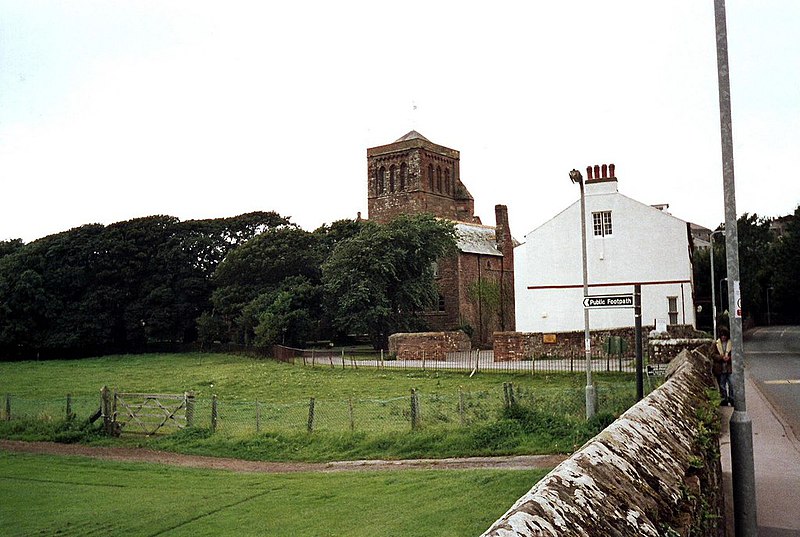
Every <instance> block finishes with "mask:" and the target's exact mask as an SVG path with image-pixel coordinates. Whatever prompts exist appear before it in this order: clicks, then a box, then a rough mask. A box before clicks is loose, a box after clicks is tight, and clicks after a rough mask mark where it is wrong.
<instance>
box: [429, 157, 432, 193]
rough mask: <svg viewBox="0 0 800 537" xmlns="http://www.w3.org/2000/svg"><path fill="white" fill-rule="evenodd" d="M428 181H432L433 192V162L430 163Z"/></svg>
mask: <svg viewBox="0 0 800 537" xmlns="http://www.w3.org/2000/svg"><path fill="white" fill-rule="evenodd" d="M428 182H429V183H430V187H431V192H433V164H428Z"/></svg>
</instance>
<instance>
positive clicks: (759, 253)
mask: <svg viewBox="0 0 800 537" xmlns="http://www.w3.org/2000/svg"><path fill="white" fill-rule="evenodd" d="M737 232H738V238H739V273H740V278H741V283H740V289H741V295H742V310H743V311H742V314H743V315H744V316H746V317H752V318H753V320H755V321H756V322H758V323H763V324H766V309H767V308H766V293H767V288H768V287H770V285H771V283H770V282H771V281H772V279H773V276H774V265H773V264H772V263H768V262H765V261H766V260H768V259H771V258H772V257H773V255H774V253H773V239H774V236H773V233H772V231H771V230H770V227H769V220H767V219H765V218H760V217H759V216H758V215H757V214H752V215H749V214H747V213H745V214H743V215H742V216H741V217H739V219H738V221H737Z"/></svg>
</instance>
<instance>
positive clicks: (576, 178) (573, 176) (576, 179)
mask: <svg viewBox="0 0 800 537" xmlns="http://www.w3.org/2000/svg"><path fill="white" fill-rule="evenodd" d="M569 178H570V180H572V182H573V183H578V184H580V183H582V182H583V176H582V175H581V172H579V171H578V170H572V171H571V172H569Z"/></svg>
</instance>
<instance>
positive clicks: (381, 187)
mask: <svg viewBox="0 0 800 537" xmlns="http://www.w3.org/2000/svg"><path fill="white" fill-rule="evenodd" d="M384 192H386V168H384V167H383V166H381V169H380V171H379V172H378V193H379V194H383V193H384Z"/></svg>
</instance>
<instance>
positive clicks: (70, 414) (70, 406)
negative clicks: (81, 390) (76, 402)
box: [67, 393, 75, 421]
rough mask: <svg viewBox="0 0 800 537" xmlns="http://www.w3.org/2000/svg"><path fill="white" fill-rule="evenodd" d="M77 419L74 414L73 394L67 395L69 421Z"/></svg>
mask: <svg viewBox="0 0 800 537" xmlns="http://www.w3.org/2000/svg"><path fill="white" fill-rule="evenodd" d="M74 417H75V414H73V413H72V394H71V393H68V394H67V421H70V420H71V419H72V418H74Z"/></svg>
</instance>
